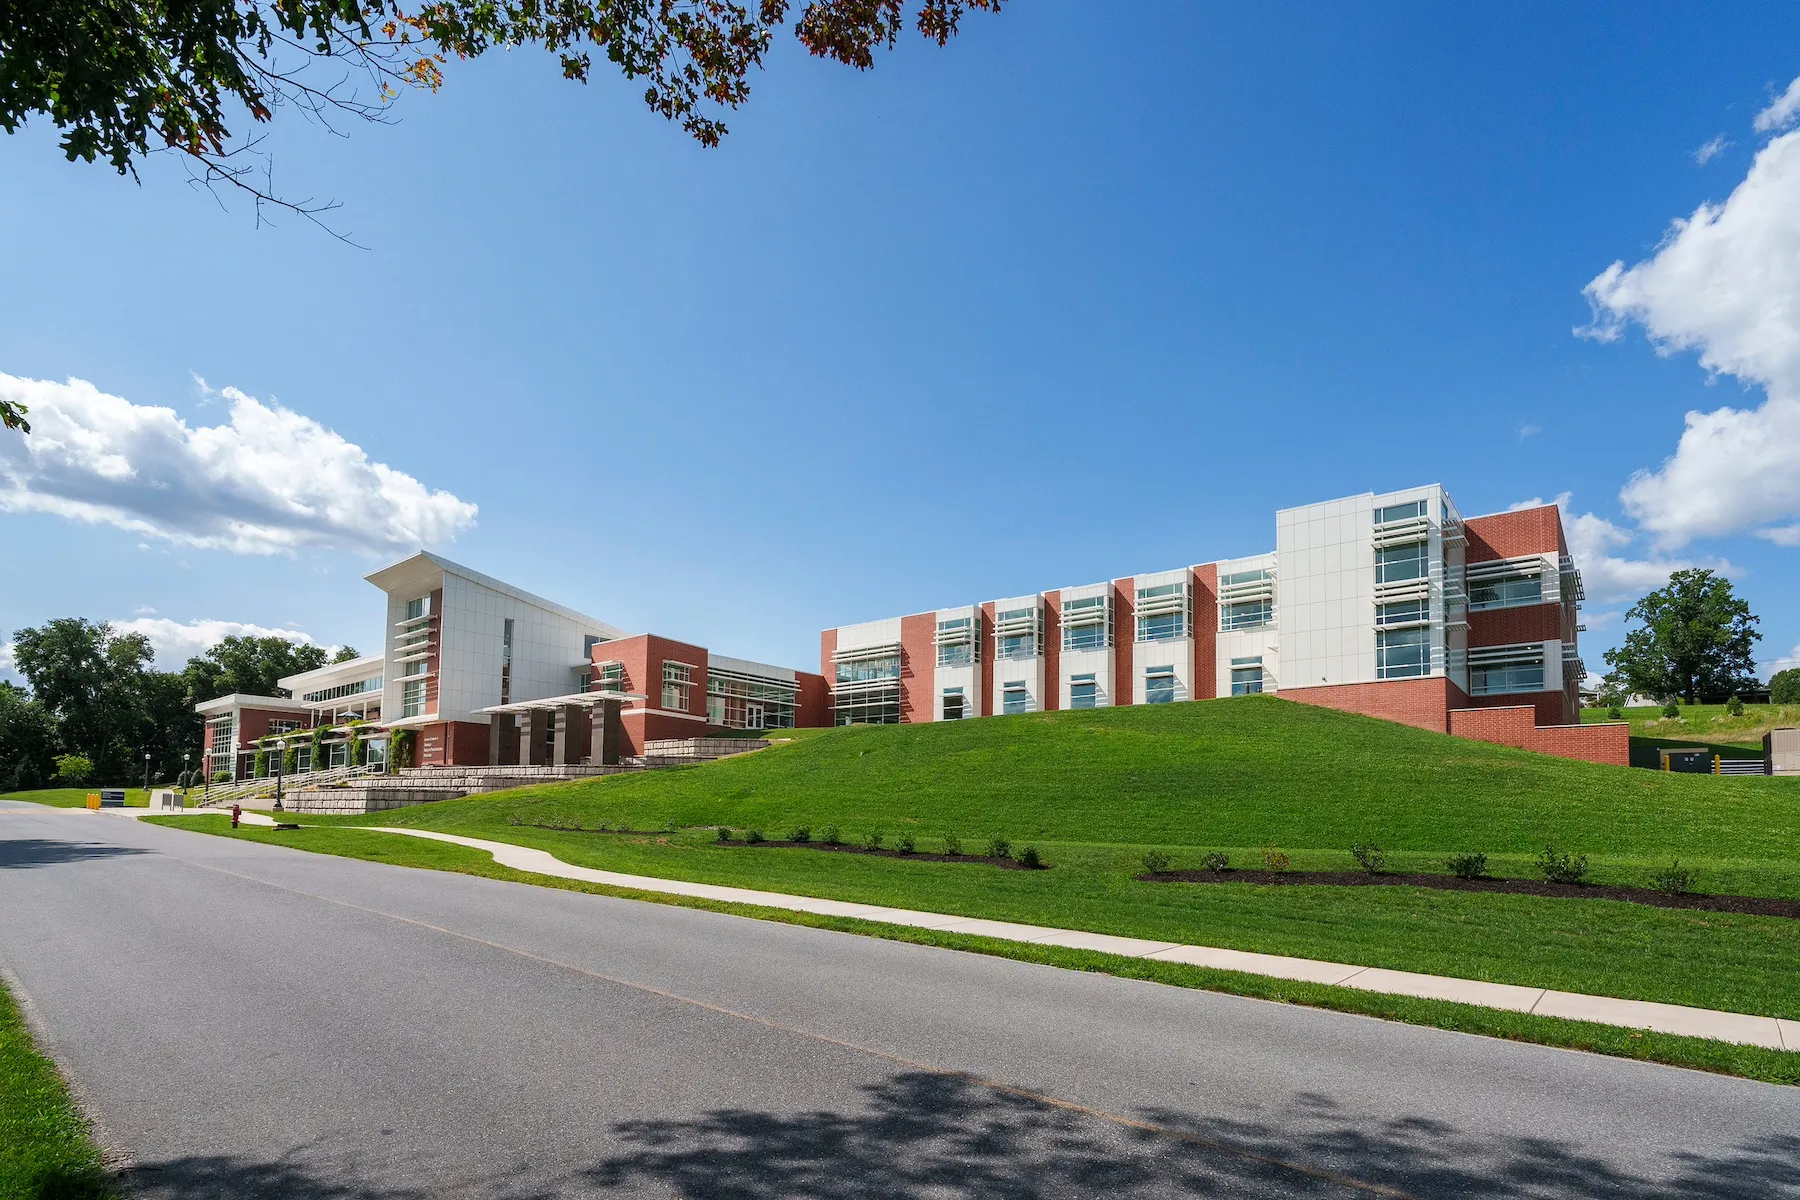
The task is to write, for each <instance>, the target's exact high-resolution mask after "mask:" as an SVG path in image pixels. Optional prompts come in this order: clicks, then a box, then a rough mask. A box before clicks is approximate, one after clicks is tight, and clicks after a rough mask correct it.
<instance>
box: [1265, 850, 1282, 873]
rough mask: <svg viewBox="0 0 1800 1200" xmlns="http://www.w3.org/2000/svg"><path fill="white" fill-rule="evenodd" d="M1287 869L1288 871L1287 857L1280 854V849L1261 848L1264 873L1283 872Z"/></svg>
mask: <svg viewBox="0 0 1800 1200" xmlns="http://www.w3.org/2000/svg"><path fill="white" fill-rule="evenodd" d="M1287 869H1288V856H1287V855H1286V854H1283V853H1282V852H1281V849H1280V847H1277V846H1264V847H1263V870H1265V871H1285V870H1287Z"/></svg>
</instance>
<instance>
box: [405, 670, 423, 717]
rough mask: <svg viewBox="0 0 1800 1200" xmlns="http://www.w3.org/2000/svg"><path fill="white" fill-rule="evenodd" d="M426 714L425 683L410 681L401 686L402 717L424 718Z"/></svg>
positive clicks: (418, 680) (420, 680) (421, 680)
mask: <svg viewBox="0 0 1800 1200" xmlns="http://www.w3.org/2000/svg"><path fill="white" fill-rule="evenodd" d="M424 713H425V681H424V680H423V679H409V680H407V681H405V682H404V683H402V684H401V685H400V715H401V716H402V717H417V716H423V715H424Z"/></svg>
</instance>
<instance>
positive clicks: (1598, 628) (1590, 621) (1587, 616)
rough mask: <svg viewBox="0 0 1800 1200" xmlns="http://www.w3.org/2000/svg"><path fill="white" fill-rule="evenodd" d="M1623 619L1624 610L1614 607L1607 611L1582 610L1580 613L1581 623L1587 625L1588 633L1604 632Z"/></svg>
mask: <svg viewBox="0 0 1800 1200" xmlns="http://www.w3.org/2000/svg"><path fill="white" fill-rule="evenodd" d="M1624 619H1625V610H1624V609H1622V608H1615V609H1612V610H1610V611H1608V612H1597V613H1591V612H1584V613H1582V614H1581V623H1582V624H1583V625H1584V626H1586V627H1587V630H1588V632H1589V633H1605V632H1606V631H1607V630H1608V629H1609V628H1611V627H1612V626H1614V625H1616V624H1618V623H1619V622H1620V621H1622V620H1624Z"/></svg>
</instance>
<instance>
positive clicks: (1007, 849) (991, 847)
mask: <svg viewBox="0 0 1800 1200" xmlns="http://www.w3.org/2000/svg"><path fill="white" fill-rule="evenodd" d="M987 856H988V857H989V858H1011V857H1012V843H1011V842H1009V841H1007V840H1006V839H1005V838H999V837H997V838H989V839H988V844H987Z"/></svg>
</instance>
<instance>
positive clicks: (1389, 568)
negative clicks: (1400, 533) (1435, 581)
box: [1375, 542, 1427, 583]
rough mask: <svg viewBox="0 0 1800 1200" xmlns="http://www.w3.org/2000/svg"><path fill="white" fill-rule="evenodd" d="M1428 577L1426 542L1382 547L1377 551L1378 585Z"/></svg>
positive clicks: (1376, 580) (1376, 574)
mask: <svg viewBox="0 0 1800 1200" xmlns="http://www.w3.org/2000/svg"><path fill="white" fill-rule="evenodd" d="M1426 577H1427V571H1426V566H1425V543H1424V542H1408V543H1406V544H1405V545H1403V546H1382V547H1380V548H1378V549H1377V550H1376V551H1375V582H1376V583H1400V582H1403V581H1405V580H1408V579H1424V578H1426Z"/></svg>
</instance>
